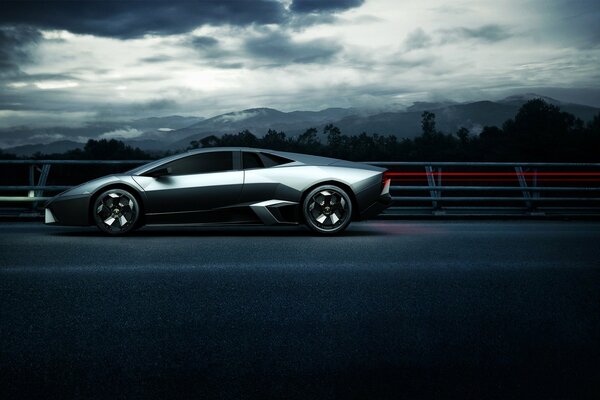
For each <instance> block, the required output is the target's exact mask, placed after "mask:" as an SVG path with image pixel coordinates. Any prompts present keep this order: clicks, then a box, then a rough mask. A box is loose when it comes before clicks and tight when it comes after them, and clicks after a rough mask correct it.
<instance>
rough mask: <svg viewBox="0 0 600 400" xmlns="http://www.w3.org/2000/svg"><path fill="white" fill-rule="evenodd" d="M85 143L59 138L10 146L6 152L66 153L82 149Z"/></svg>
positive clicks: (23, 154)
mask: <svg viewBox="0 0 600 400" xmlns="http://www.w3.org/2000/svg"><path fill="white" fill-rule="evenodd" d="M84 145H85V143H79V142H73V141H71V140H59V141H57V142H52V143H48V144H26V145H23V146H16V147H10V148H8V149H5V150H4V152H6V153H11V154H16V155H17V156H30V155H32V154H35V153H37V152H40V153H42V154H54V153H65V152H67V151H70V150H75V149H82V148H83V146H84Z"/></svg>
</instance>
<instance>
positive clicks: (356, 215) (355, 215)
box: [299, 180, 360, 221]
mask: <svg viewBox="0 0 600 400" xmlns="http://www.w3.org/2000/svg"><path fill="white" fill-rule="evenodd" d="M323 185H333V186H339V187H340V188H342V189H344V190H345V191H346V193H348V196H349V197H350V201H351V202H352V221H356V220H358V219H359V216H360V212H359V210H358V202H357V200H356V195H355V194H354V191H353V190H352V188H351V187H350V186H349V185H348V184H346V183H344V182H340V181H336V180H326V181H322V182H319V183H315V184H314V185H311V186H309V187H307V188H306V189H304V191H303V192H302V196H301V197H300V203H299V205H300V210H301V209H302V207H303V206H304V199H306V196H308V194H309V193H310V191H311V190H313V189H315V188H317V187H319V186H323ZM300 218H302V219H303V218H304V217H303V216H302V212H300Z"/></svg>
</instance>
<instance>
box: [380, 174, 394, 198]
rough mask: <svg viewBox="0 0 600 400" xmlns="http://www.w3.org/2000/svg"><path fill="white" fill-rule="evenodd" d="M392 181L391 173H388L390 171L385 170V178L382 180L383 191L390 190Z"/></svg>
mask: <svg viewBox="0 0 600 400" xmlns="http://www.w3.org/2000/svg"><path fill="white" fill-rule="evenodd" d="M391 182H392V177H391V175H390V174H389V173H388V171H385V172H384V173H383V178H382V180H381V189H382V190H381V193H388V192H389V191H390V184H391Z"/></svg>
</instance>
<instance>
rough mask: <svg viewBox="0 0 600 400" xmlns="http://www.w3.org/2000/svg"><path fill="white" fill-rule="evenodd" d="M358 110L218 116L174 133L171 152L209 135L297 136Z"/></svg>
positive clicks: (270, 111) (259, 110)
mask: <svg viewBox="0 0 600 400" xmlns="http://www.w3.org/2000/svg"><path fill="white" fill-rule="evenodd" d="M357 113H359V110H356V109H353V108H327V109H325V110H321V111H292V112H282V111H278V110H274V109H272V108H251V109H248V110H243V111H236V112H231V113H227V114H222V115H218V116H216V117H213V118H208V119H206V120H204V121H201V122H198V123H197V124H194V125H192V126H189V127H187V128H184V129H180V130H178V131H176V132H172V135H171V136H172V137H178V138H179V140H177V141H175V142H173V143H171V144H170V145H169V148H171V149H182V148H183V149H184V148H186V147H187V146H188V145H189V143H190V141H192V140H198V139H202V138H204V137H206V136H210V135H222V134H225V133H238V132H240V131H243V130H245V129H248V130H249V131H250V132H253V133H254V134H256V135H258V136H262V135H264V134H265V133H267V131H268V130H269V129H274V130H277V131H283V132H285V133H286V134H287V135H291V136H293V135H297V134H299V133H302V132H304V131H305V130H306V129H308V128H310V127H312V126H324V125H326V124H329V123H335V122H336V121H339V120H340V119H342V118H344V117H347V116H350V115H355V114H357Z"/></svg>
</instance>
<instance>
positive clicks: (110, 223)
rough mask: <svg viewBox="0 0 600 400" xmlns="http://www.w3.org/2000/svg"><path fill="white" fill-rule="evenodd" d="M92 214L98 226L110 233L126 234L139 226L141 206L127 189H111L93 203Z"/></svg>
mask: <svg viewBox="0 0 600 400" xmlns="http://www.w3.org/2000/svg"><path fill="white" fill-rule="evenodd" d="M92 216H93V218H94V222H95V223H96V225H97V226H98V228H99V229H100V230H101V231H102V232H104V233H107V234H109V235H124V234H126V233H128V232H131V231H132V230H134V229H136V228H137V227H138V224H139V221H140V206H139V203H138V201H137V199H136V197H135V196H134V195H133V194H132V193H131V192H128V191H127V190H123V189H109V190H107V191H105V192H103V193H101V194H100V195H99V196H98V197H96V200H95V201H94V204H93V205H92Z"/></svg>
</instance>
